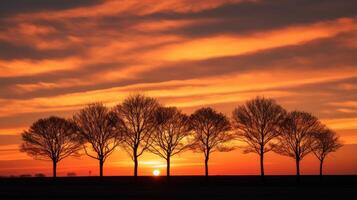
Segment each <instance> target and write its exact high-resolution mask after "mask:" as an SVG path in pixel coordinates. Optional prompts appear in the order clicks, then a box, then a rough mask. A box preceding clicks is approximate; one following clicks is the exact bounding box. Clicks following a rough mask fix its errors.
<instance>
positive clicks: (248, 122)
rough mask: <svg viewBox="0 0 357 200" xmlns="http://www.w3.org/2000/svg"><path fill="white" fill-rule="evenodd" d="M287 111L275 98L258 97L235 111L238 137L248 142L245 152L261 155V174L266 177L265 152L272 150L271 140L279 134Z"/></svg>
mask: <svg viewBox="0 0 357 200" xmlns="http://www.w3.org/2000/svg"><path fill="white" fill-rule="evenodd" d="M285 114H286V111H285V110H284V109H283V108H282V107H281V106H280V105H278V104H277V103H276V102H275V101H274V100H273V99H265V98H260V97H256V98H255V99H252V100H250V101H247V102H246V103H245V104H244V105H241V106H238V107H237V108H236V109H235V110H234V111H233V127H234V128H235V130H236V134H237V137H238V139H240V140H242V141H244V142H245V143H247V145H248V146H246V147H244V153H256V154H258V155H259V156H260V174H261V176H262V177H263V178H264V153H266V152H269V151H271V150H272V145H270V144H271V141H272V140H273V139H274V138H276V137H277V136H278V135H279V126H280V125H281V123H282V121H283V120H284V119H285Z"/></svg>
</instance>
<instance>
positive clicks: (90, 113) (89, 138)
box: [73, 103, 122, 177]
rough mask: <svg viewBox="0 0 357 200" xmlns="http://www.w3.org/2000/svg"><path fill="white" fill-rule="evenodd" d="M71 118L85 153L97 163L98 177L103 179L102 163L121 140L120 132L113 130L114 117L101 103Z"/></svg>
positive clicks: (86, 108) (90, 106)
mask: <svg viewBox="0 0 357 200" xmlns="http://www.w3.org/2000/svg"><path fill="white" fill-rule="evenodd" d="M73 118H74V121H75V122H76V124H77V126H78V129H79V133H80V136H81V138H82V140H83V141H84V142H85V145H84V151H85V153H86V154H87V155H88V156H89V157H91V158H94V159H97V160H98V161H99V175H100V177H103V165H104V162H105V160H106V159H107V158H108V157H109V155H110V154H111V153H113V151H114V150H115V148H116V147H117V146H118V145H119V144H120V142H121V139H122V137H121V133H120V131H118V130H117V129H116V128H115V124H116V122H117V118H116V116H115V115H114V113H113V112H111V111H110V110H109V109H108V108H107V107H105V106H104V105H103V104H102V103H93V104H89V105H87V106H86V107H85V108H83V109H82V110H80V111H79V112H78V113H77V114H75V115H74V117H73ZM86 144H89V146H90V147H88V146H87V145H86ZM88 148H90V149H91V151H92V152H93V153H94V154H93V153H91V152H89V151H88Z"/></svg>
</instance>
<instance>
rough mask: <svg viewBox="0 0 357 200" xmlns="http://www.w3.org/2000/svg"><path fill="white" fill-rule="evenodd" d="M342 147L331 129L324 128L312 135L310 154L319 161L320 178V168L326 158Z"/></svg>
mask: <svg viewBox="0 0 357 200" xmlns="http://www.w3.org/2000/svg"><path fill="white" fill-rule="evenodd" d="M342 146H343V145H342V143H341V142H340V140H339V137H338V136H337V135H336V133H335V132H334V131H332V130H331V129H328V128H324V129H322V130H320V131H317V132H315V133H314V134H313V143H312V152H313V153H314V155H315V156H316V158H317V159H319V161H320V177H322V167H323V163H324V160H325V158H326V156H327V155H328V154H329V153H331V152H335V151H337V150H338V149H339V148H341V147H342Z"/></svg>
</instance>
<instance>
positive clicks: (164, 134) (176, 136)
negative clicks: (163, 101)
mask: <svg viewBox="0 0 357 200" xmlns="http://www.w3.org/2000/svg"><path fill="white" fill-rule="evenodd" d="M155 123H156V126H155V129H154V135H153V137H152V144H151V145H150V147H149V150H150V152H152V153H154V154H156V155H158V156H160V157H162V158H164V159H165V160H166V163H167V169H166V173H167V176H170V159H171V157H172V156H174V155H176V154H178V153H180V152H182V151H183V150H185V149H187V148H188V147H189V146H190V144H189V143H188V141H187V140H186V141H184V139H185V138H186V139H187V137H188V136H189V135H190V130H191V128H190V121H189V117H188V116H187V115H185V114H183V113H182V112H181V111H179V110H178V109H177V108H175V107H159V108H158V109H157V110H156V112H155Z"/></svg>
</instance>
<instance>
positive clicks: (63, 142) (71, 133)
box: [20, 116, 82, 178]
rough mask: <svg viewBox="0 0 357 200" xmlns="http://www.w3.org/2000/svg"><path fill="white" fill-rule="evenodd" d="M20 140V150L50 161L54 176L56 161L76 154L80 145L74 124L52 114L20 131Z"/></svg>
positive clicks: (36, 157) (55, 173) (54, 175)
mask: <svg viewBox="0 0 357 200" xmlns="http://www.w3.org/2000/svg"><path fill="white" fill-rule="evenodd" d="M22 140H23V143H22V145H21V147H20V151H22V152H26V153H27V154H28V155H30V156H32V157H34V158H35V159H38V160H51V161H52V163H53V177H54V178H55V177H56V176H57V163H58V162H59V161H61V160H62V159H64V158H66V157H68V156H71V155H73V156H78V155H79V154H78V153H77V152H78V151H79V150H80V149H81V147H82V143H81V140H80V139H79V138H78V135H77V132H76V126H75V124H74V123H72V122H70V121H68V120H66V119H63V118H60V117H54V116H52V117H49V118H45V119H39V120H38V121H36V122H34V123H33V124H32V126H31V127H30V128H29V130H27V131H24V132H23V133H22Z"/></svg>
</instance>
